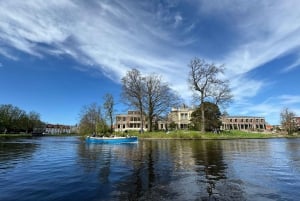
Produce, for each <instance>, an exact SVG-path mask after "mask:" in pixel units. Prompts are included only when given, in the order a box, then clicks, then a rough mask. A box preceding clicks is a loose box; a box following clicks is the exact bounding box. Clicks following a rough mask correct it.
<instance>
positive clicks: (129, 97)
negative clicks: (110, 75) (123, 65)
mask: <svg viewBox="0 0 300 201" xmlns="http://www.w3.org/2000/svg"><path fill="white" fill-rule="evenodd" d="M144 86H145V85H144V78H143V77H142V75H141V73H140V71H138V70H137V69H132V70H130V71H128V72H127V73H126V75H125V76H124V77H123V78H122V97H123V100H124V102H126V103H129V105H130V106H133V107H135V108H136V109H138V110H139V112H140V117H141V131H143V128H144V118H143V116H144V110H143V109H144V105H143V96H144V91H145V89H144Z"/></svg>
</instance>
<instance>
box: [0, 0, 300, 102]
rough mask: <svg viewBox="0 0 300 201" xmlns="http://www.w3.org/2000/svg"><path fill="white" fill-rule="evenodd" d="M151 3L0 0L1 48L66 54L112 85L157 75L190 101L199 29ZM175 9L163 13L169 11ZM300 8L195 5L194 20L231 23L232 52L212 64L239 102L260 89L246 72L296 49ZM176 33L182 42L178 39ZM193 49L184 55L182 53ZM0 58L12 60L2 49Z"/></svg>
mask: <svg viewBox="0 0 300 201" xmlns="http://www.w3.org/2000/svg"><path fill="white" fill-rule="evenodd" d="M170 2H172V1H170ZM170 2H169V3H170ZM193 2H194V3H195V1H193ZM150 4H151V3H149V2H147V1H146V2H142V3H140V2H139V3H136V2H130V1H126V2H125V1H95V2H92V1H91V3H90V4H86V3H85V2H83V1H71V0H61V1H44V0H35V1H33V0H28V1H22V0H16V1H1V2H0V9H1V10H0V41H1V42H2V41H3V42H4V43H5V46H9V47H10V48H11V47H13V48H15V49H18V50H20V51H23V52H26V53H28V54H31V55H35V56H39V57H43V55H44V54H45V53H47V54H51V55H64V54H67V55H71V56H72V57H73V58H75V59H77V60H78V61H79V62H82V63H84V64H88V66H89V67H88V68H97V69H98V70H100V71H102V72H104V73H105V74H106V75H107V76H108V77H110V78H111V79H112V80H119V78H120V77H121V76H123V75H124V74H125V72H126V71H127V70H128V69H129V68H139V70H141V71H142V72H144V73H150V72H156V73H160V74H162V75H163V77H164V78H165V79H166V80H167V81H168V82H170V83H171V84H174V85H173V87H174V89H176V90H177V91H179V92H180V94H181V95H182V96H183V97H184V98H186V97H188V96H190V92H189V90H188V86H187V71H188V68H187V64H188V62H189V60H190V59H192V58H194V57H195V56H199V57H202V56H201V55H198V52H197V50H198V49H197V48H194V46H198V45H199V46H200V48H201V44H197V38H195V36H187V34H189V33H190V32H191V31H197V28H198V27H199V26H202V25H201V24H200V25H199V24H197V19H195V21H194V19H190V20H188V19H186V16H185V13H184V11H180V12H179V11H174V12H171V11H170V10H168V8H165V7H163V6H162V5H161V4H159V5H157V6H156V5H154V4H151V5H150ZM177 4H178V2H176V4H174V5H173V4H172V5H170V4H168V6H169V8H171V9H173V10H175V9H174V8H175V7H176V5H177ZM299 4H300V3H299V1H296V0H291V1H282V2H281V1H280V2H275V3H274V2H273V1H258V0H257V1H254V2H253V1H243V2H241V1H238V0H230V1H229V0H227V1H226V0H225V1H222V2H221V3H220V1H213V0H206V1H201V3H199V1H197V4H194V5H200V11H201V12H200V14H199V16H200V15H203V13H205V14H207V15H214V17H220V19H221V21H222V20H232V21H230V23H231V26H232V27H231V28H234V29H235V30H234V31H235V32H237V33H238V36H239V37H238V38H237V39H236V44H235V45H236V46H235V47H234V48H232V49H231V51H228V52H225V53H224V54H223V55H222V56H220V57H219V60H218V61H215V62H216V63H224V64H225V65H226V67H228V68H229V73H228V74H227V76H228V78H229V79H230V80H231V86H232V88H233V93H234V95H235V99H236V100H237V101H242V100H245V99H248V98H251V97H253V96H256V95H257V94H258V93H259V92H260V91H261V89H262V88H263V87H264V85H265V84H266V83H265V82H264V81H261V80H254V79H250V78H247V77H246V76H245V73H247V72H248V71H250V70H252V69H254V68H257V67H258V66H260V65H262V64H265V63H267V62H269V61H271V60H273V59H275V58H278V57H280V56H282V55H285V54H288V53H289V52H290V51H291V50H293V49H295V48H297V47H299V44H300V37H299V35H300V23H299V21H300V12H299V10H298V9H297V8H299V7H300V5H299ZM149 5H150V6H149ZM168 6H167V7H168ZM192 7H194V6H192ZM188 12H189V11H188ZM196 17H197V16H196ZM183 19H184V20H183ZM185 23H186V24H185ZM179 26H180V28H182V30H179V29H178V27H179ZM176 27H177V29H176V31H174V30H175V28H176ZM204 30H205V29H204ZM180 31H181V33H182V35H184V36H185V37H183V38H179V37H177V34H176V33H177V32H180ZM224 40H226V39H224ZM3 42H2V43H3ZM213 42H214V41H212V43H213ZM40 44H43V45H44V46H40ZM191 44H192V46H193V47H191V48H190V49H183V48H182V47H186V46H187V45H191ZM195 49H196V51H194V50H195ZM0 54H2V55H4V56H6V57H7V58H10V59H17V58H16V56H13V54H11V53H10V52H9V51H8V49H5V48H3V47H1V48H0ZM299 56H300V55H299ZM296 63H297V62H296ZM296 63H295V65H296ZM79 66H80V65H79ZM292 67H294V66H293V65H292ZM292 67H291V68H292ZM245 83H247V84H245Z"/></svg>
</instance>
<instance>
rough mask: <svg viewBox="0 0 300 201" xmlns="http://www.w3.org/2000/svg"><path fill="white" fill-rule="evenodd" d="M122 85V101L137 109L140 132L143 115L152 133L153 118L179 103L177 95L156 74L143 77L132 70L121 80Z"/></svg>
mask: <svg viewBox="0 0 300 201" xmlns="http://www.w3.org/2000/svg"><path fill="white" fill-rule="evenodd" d="M122 83H123V87H122V89H123V90H122V96H123V99H124V101H126V102H128V103H129V105H131V106H134V107H135V108H137V109H138V110H139V112H140V114H141V130H142V129H143V123H144V122H143V121H144V118H143V117H144V115H145V114H146V116H147V121H148V130H149V131H152V130H153V121H154V119H155V117H157V118H159V117H160V116H161V115H162V114H164V113H166V112H167V111H168V110H169V109H170V107H172V106H175V105H178V103H179V97H178V96H177V94H176V93H175V92H174V91H173V90H172V89H171V88H170V87H169V85H168V83H166V82H163V81H162V78H161V76H159V75H157V74H150V75H147V76H143V75H142V74H141V73H140V72H139V71H138V70H136V69H133V70H131V71H128V72H127V74H126V76H125V77H123V78H122Z"/></svg>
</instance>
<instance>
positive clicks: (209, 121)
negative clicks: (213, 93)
mask: <svg viewBox="0 0 300 201" xmlns="http://www.w3.org/2000/svg"><path fill="white" fill-rule="evenodd" d="M202 109H204V114H205V118H206V119H205V120H206V121H205V131H214V130H215V129H219V128H220V126H221V125H222V122H221V121H220V116H221V112H220V110H219V107H218V105H217V104H215V103H210V102H203V103H202V104H201V105H200V106H199V107H198V108H197V109H196V110H195V111H194V112H193V113H192V115H191V122H192V125H193V127H194V129H196V130H202Z"/></svg>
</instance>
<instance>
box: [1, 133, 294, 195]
mask: <svg viewBox="0 0 300 201" xmlns="http://www.w3.org/2000/svg"><path fill="white" fill-rule="evenodd" d="M299 188H300V139H262V140H213V141H212V140H140V141H139V143H138V144H127V145H99V144H87V143H85V141H83V140H81V139H80V138H78V137H38V138H18V139H9V140H4V139H1V140H0V200H1V201H2V200H3V201H4V200H5V201H10V200H11V201H15V200H22V201H23V200H24V201H27V200H34V201H35V200H40V201H42V200H45V201H48V200H49V201H50V200H95V201H97V200H298V199H299V197H300V191H299Z"/></svg>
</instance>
